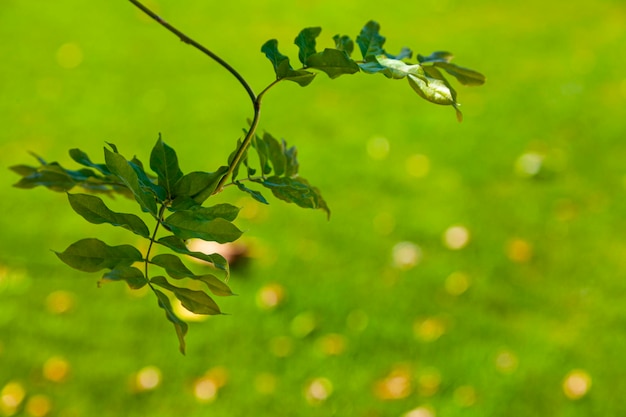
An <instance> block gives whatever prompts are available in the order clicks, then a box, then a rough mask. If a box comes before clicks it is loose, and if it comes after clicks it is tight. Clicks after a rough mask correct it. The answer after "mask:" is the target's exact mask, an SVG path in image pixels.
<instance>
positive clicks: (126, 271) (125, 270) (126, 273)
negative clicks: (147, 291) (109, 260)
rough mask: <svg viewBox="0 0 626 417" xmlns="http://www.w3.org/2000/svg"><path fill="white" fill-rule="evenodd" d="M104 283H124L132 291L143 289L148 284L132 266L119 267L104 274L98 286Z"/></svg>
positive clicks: (141, 274) (142, 275)
mask: <svg viewBox="0 0 626 417" xmlns="http://www.w3.org/2000/svg"><path fill="white" fill-rule="evenodd" d="M106 281H126V284H128V286H129V287H130V288H131V289H133V290H138V289H140V288H143V287H144V286H145V285H146V284H147V283H148V280H147V279H146V277H145V276H144V274H143V272H141V270H139V269H138V268H135V267H134V266H121V265H120V266H116V267H115V268H113V269H112V270H110V271H109V272H107V273H105V274H104V275H103V276H102V279H101V280H100V282H99V284H100V283H104V282H106Z"/></svg>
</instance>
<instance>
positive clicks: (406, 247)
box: [392, 242, 422, 270]
mask: <svg viewBox="0 0 626 417" xmlns="http://www.w3.org/2000/svg"><path fill="white" fill-rule="evenodd" d="M392 256H393V265H394V266H395V267H396V268H398V269H401V270H409V269H411V268H413V267H414V266H415V265H417V264H419V263H420V261H421V260H422V249H421V248H420V247H419V246H417V245H416V244H415V243H413V242H399V243H397V244H396V245H395V246H394V247H393V249H392Z"/></svg>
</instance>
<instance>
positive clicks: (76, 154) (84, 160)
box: [70, 148, 111, 175]
mask: <svg viewBox="0 0 626 417" xmlns="http://www.w3.org/2000/svg"><path fill="white" fill-rule="evenodd" d="M70 157H71V158H72V159H73V160H74V161H76V162H78V163H79V164H81V165H84V166H86V167H90V168H95V169H97V170H98V171H100V173H102V174H104V175H110V174H111V171H109V169H108V168H107V167H106V165H104V164H96V163H94V162H91V159H89V156H87V154H86V153H85V152H83V151H81V150H80V149H76V148H74V149H70Z"/></svg>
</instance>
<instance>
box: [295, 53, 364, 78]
mask: <svg viewBox="0 0 626 417" xmlns="http://www.w3.org/2000/svg"><path fill="white" fill-rule="evenodd" d="M307 65H308V67H309V68H315V69H318V70H320V71H324V72H325V73H326V74H328V76H329V77H330V78H337V77H339V76H340V75H343V74H354V73H356V72H359V66H358V65H357V63H356V62H354V61H353V60H351V59H350V57H349V56H348V54H347V53H346V52H345V51H340V50H338V49H330V48H326V49H324V50H323V51H322V52H319V53H317V54H314V55H311V56H310V57H309V58H308V61H307Z"/></svg>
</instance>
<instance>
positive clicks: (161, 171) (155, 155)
mask: <svg viewBox="0 0 626 417" xmlns="http://www.w3.org/2000/svg"><path fill="white" fill-rule="evenodd" d="M150 168H151V169H152V170H153V171H154V172H155V173H156V174H157V177H158V178H159V185H160V186H162V187H164V188H165V189H166V190H167V193H168V195H169V196H170V197H172V195H173V190H174V186H175V184H176V183H177V182H178V180H180V179H181V178H182V177H183V173H182V171H181V170H180V167H179V166H178V157H177V156H176V152H175V151H174V149H173V148H171V147H169V146H168V145H166V144H165V143H163V141H162V140H161V135H159V139H158V140H157V142H156V144H155V145H154V147H153V148H152V152H151V153H150Z"/></svg>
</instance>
